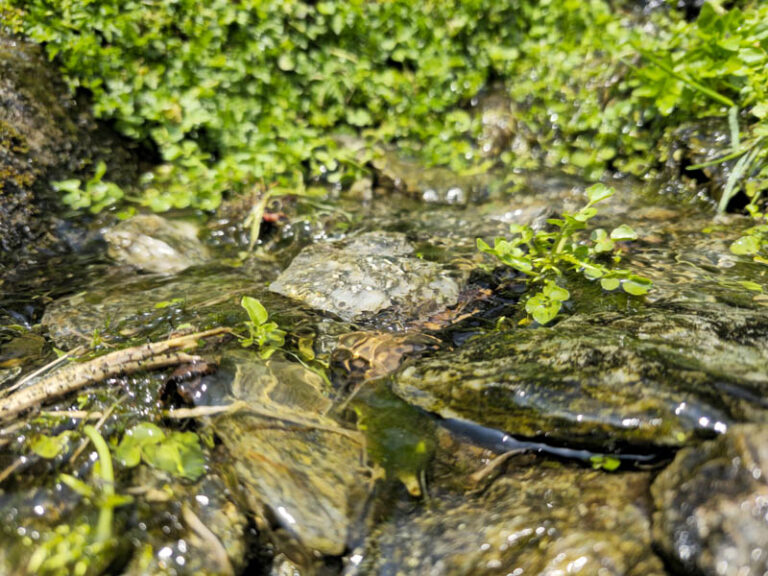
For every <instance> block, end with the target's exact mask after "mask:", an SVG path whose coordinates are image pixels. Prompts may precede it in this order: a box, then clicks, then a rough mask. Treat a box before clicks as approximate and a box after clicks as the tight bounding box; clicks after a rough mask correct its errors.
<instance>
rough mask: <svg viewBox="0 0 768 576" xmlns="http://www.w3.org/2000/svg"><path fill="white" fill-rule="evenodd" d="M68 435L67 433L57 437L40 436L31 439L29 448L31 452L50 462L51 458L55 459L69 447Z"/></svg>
mask: <svg viewBox="0 0 768 576" xmlns="http://www.w3.org/2000/svg"><path fill="white" fill-rule="evenodd" d="M69 435H70V433H69V432H62V433H61V434H59V435H58V436H46V435H45V434H40V435H39V436H35V437H34V438H33V439H32V442H31V443H30V448H31V450H32V452H34V453H35V454H37V455H38V456H40V457H41V458H45V459H47V460H50V459H51V458H56V456H58V455H59V454H61V453H62V452H63V451H64V450H65V449H66V448H67V446H69Z"/></svg>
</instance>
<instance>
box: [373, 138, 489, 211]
mask: <svg viewBox="0 0 768 576" xmlns="http://www.w3.org/2000/svg"><path fill="white" fill-rule="evenodd" d="M371 164H372V166H373V169H374V172H375V174H376V181H377V184H378V185H379V186H380V187H383V188H387V189H392V190H396V191H398V192H402V193H404V194H407V195H409V196H413V197H415V198H419V199H420V200H422V201H424V202H427V203H430V204H453V205H460V206H462V205H466V204H467V203H468V202H470V201H471V200H475V199H478V198H481V197H484V196H486V195H487V194H488V191H489V181H488V179H487V178H486V177H485V176H460V175H458V174H456V173H455V172H453V171H452V170H450V169H448V168H445V167H440V166H438V167H433V168H427V167H425V166H424V165H423V164H421V163H419V162H414V161H411V160H407V159H405V158H402V157H400V156H398V155H397V154H396V153H394V152H390V151H380V153H379V154H378V155H377V157H376V158H375V159H374V160H373V161H372V162H371Z"/></svg>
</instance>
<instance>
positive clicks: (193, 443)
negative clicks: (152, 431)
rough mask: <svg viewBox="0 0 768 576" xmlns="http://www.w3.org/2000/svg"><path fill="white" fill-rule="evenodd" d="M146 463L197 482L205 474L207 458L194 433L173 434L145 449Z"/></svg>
mask: <svg viewBox="0 0 768 576" xmlns="http://www.w3.org/2000/svg"><path fill="white" fill-rule="evenodd" d="M143 459H144V461H145V462H146V463H147V464H149V465H150V466H153V467H155V468H157V469H159V470H163V471H165V472H168V473H169V474H172V475H174V476H178V477H180V478H185V479H187V480H197V479H198V478H199V477H200V476H202V474H203V472H205V457H204V455H203V450H202V448H201V447H200V439H199V438H198V437H197V434H195V433H194V432H172V433H171V435H170V436H168V438H167V439H166V440H165V441H164V442H161V443H159V444H152V445H148V446H145V447H144V450H143Z"/></svg>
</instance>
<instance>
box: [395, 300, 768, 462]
mask: <svg viewBox="0 0 768 576" xmlns="http://www.w3.org/2000/svg"><path fill="white" fill-rule="evenodd" d="M766 366H768V312H766V311H762V310H749V309H742V308H735V307H731V306H727V305H724V304H717V303H709V304H698V303H678V304H667V305H665V306H658V307H654V308H649V309H647V310H645V311H644V312H641V313H635V314H630V315H627V314H620V313H614V312H601V313H594V314H591V315H586V314H576V315H574V316H571V317H570V318H567V319H565V320H563V321H562V322H560V323H559V324H558V325H557V326H556V327H554V328H535V329H514V330H508V331H503V332H490V333H488V334H486V335H483V336H479V337H476V338H475V339H473V340H470V341H469V342H467V343H466V344H465V345H463V346H462V347H461V348H459V349H458V350H446V351H445V352H442V353H440V354H438V355H435V356H434V357H431V358H425V359H421V360H419V361H416V362H414V363H413V364H411V365H409V366H406V367H405V368H404V369H402V370H401V371H400V372H399V373H397V374H395V376H394V377H393V379H392V385H393V389H394V391H395V392H396V393H397V394H398V395H400V396H401V397H402V398H404V399H405V400H406V401H408V402H411V403H412V404H415V405H417V406H419V407H421V408H424V409H425V410H428V411H430V412H433V413H437V414H439V415H441V416H443V417H445V418H459V419H464V420H469V421H472V422H474V423H477V424H480V425H482V426H486V427H489V428H494V429H497V430H502V431H504V432H507V433H513V434H518V435H523V436H547V437H549V438H553V439H557V440H560V441H562V442H567V443H581V444H585V445H591V446H596V447H598V448H599V449H601V450H611V449H613V448H614V447H615V445H616V444H619V445H621V444H624V445H626V444H631V445H636V446H637V445H640V446H645V447H653V446H656V447H658V446H681V445H685V444H686V443H689V442H692V441H693V440H694V439H695V438H696V437H697V436H701V435H704V436H711V435H712V434H714V433H722V432H725V431H726V430H727V428H728V426H730V425H731V424H732V423H735V422H738V421H744V420H747V421H758V422H764V421H766V420H768V416H767V414H768V412H767V411H766V407H767V406H768V403H766V401H765V398H766V394H768V372H766Z"/></svg>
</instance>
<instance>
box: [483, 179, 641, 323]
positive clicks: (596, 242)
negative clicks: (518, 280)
mask: <svg viewBox="0 0 768 576" xmlns="http://www.w3.org/2000/svg"><path fill="white" fill-rule="evenodd" d="M586 193H587V204H586V205H585V206H584V207H582V208H581V209H580V210H579V211H577V212H575V213H569V212H564V213H563V215H562V217H561V218H552V219H549V220H547V222H548V223H549V224H550V225H551V226H552V228H550V229H547V230H533V228H531V227H530V226H526V225H520V224H512V225H511V226H510V232H511V233H512V237H511V238H509V239H507V238H496V239H495V240H494V245H493V246H490V245H489V244H488V243H487V242H485V241H484V240H483V239H482V238H478V239H477V247H478V249H480V250H481V251H482V252H485V253H486V254H490V255H492V256H495V257H496V258H498V259H499V260H500V261H501V262H502V263H503V264H506V265H507V266H510V267H511V268H514V269H515V270H517V271H518V272H522V273H523V274H524V275H525V276H526V282H527V283H528V285H529V286H530V287H532V288H536V289H537V292H536V293H534V294H532V295H531V296H530V297H529V298H528V299H527V300H526V302H525V310H526V312H527V313H528V314H530V315H531V316H532V317H533V319H534V320H536V322H538V323H539V324H542V325H543V324H548V323H549V322H551V321H552V320H553V319H554V318H555V316H557V314H558V313H559V312H560V309H561V307H562V305H563V302H566V301H567V300H568V299H569V298H570V292H569V291H568V290H567V289H566V288H564V287H563V286H562V285H561V284H563V283H564V282H565V275H564V273H565V272H566V271H574V272H577V273H579V274H582V275H583V276H584V277H585V278H587V279H588V280H600V284H601V286H602V288H603V289H604V290H608V291H611V290H616V289H618V288H619V287H621V288H622V289H623V290H624V291H625V292H627V293H628V294H632V295H633V296H641V295H643V294H646V293H647V292H648V290H649V289H650V288H651V285H652V284H651V281H650V280H648V279H647V278H644V277H642V276H639V275H637V274H633V273H632V272H630V271H629V270H624V269H620V268H612V267H611V264H618V263H619V262H620V261H621V255H620V253H619V251H618V250H617V249H616V242H624V241H630V240H635V239H636V238H637V233H636V232H635V231H634V230H633V229H632V228H631V227H629V226H627V225H626V224H622V225H621V226H618V227H616V228H614V229H613V230H611V232H610V233H609V232H607V231H606V230H604V229H602V228H598V229H596V230H594V231H593V232H592V234H591V236H590V240H589V241H582V239H581V237H580V235H579V232H580V231H581V230H585V229H586V227H587V223H588V222H589V220H591V219H592V218H594V217H595V216H596V215H597V213H598V209H597V207H596V206H597V204H599V203H600V202H603V201H605V200H607V199H608V198H610V197H611V196H612V195H613V194H614V190H613V189H612V188H610V187H608V186H605V185H604V184H595V185H593V186H591V187H590V188H588V189H587V191H586ZM606 256H607V257H608V258H609V261H608V262H606V261H605V260H606V258H605V257H606Z"/></svg>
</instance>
